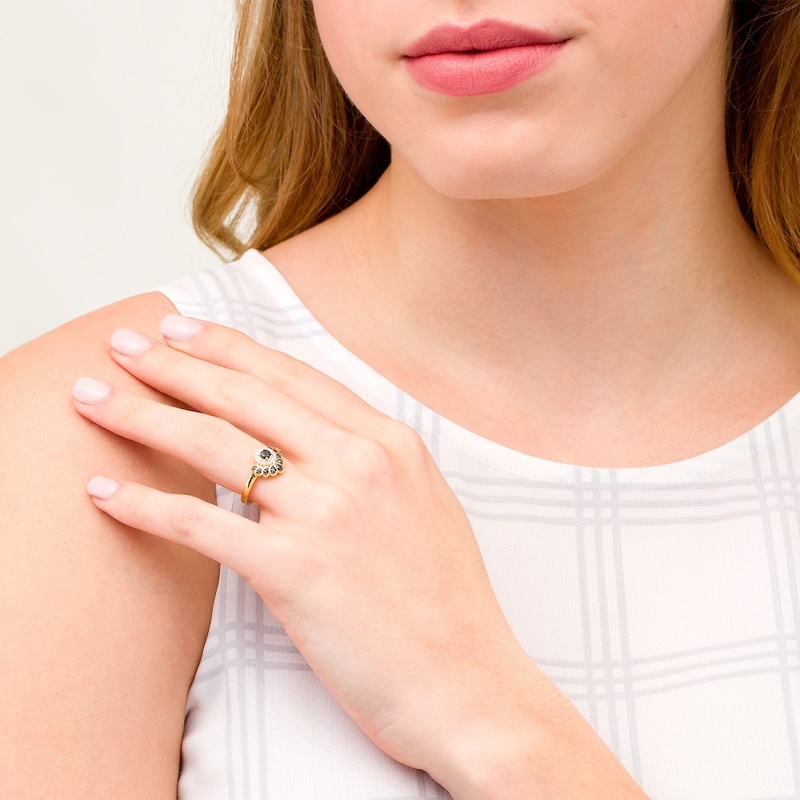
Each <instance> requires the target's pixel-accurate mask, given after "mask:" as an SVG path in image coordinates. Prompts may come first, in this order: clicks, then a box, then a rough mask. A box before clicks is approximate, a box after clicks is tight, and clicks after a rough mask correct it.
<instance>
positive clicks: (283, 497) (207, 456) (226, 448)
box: [73, 378, 308, 514]
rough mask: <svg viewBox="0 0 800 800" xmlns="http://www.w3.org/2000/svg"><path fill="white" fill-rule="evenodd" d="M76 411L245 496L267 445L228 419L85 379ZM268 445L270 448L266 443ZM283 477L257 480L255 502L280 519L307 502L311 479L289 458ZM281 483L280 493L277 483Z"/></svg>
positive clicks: (77, 396) (77, 395)
mask: <svg viewBox="0 0 800 800" xmlns="http://www.w3.org/2000/svg"><path fill="white" fill-rule="evenodd" d="M73 396H74V398H75V407H76V409H77V410H78V411H79V413H81V414H82V415H83V416H84V417H86V418H87V419H90V420H92V421H93V422H95V423H97V424H98V425H101V426H102V427H103V428H106V429H107V430H109V431H111V432H112V433H115V434H117V435H119V436H122V437H124V438H126V439H130V440H131V441H134V442H138V443H140V444H143V445H145V446H146V447H149V448H152V449H155V450H159V451H160V452H162V453H166V454H168V455H171V456H173V457H175V458H177V459H180V460H181V461H183V462H185V463H187V464H189V465H190V466H192V467H194V469H196V470H197V471H198V472H200V473H201V474H202V475H204V476H205V477H207V478H208V479H209V480H211V481H213V482H214V483H217V484H219V485H220V486H224V487H226V488H227V489H230V490H231V491H235V492H241V491H242V489H243V488H244V486H245V483H246V482H247V480H248V478H249V477H250V474H251V467H252V466H253V464H254V453H255V452H256V451H257V450H259V449H261V446H262V445H263V444H265V443H264V442H261V441H259V440H256V439H254V438H253V437H252V436H250V435H248V434H246V433H244V432H242V431H240V430H238V429H237V428H236V427H235V426H234V425H232V424H231V423H229V422H227V421H226V420H222V419H219V418H217V417H212V416H208V415H206V414H201V413H199V412H196V411H188V410H185V409H180V408H175V407H173V406H167V405H163V404H161V403H158V402H156V401H154V400H150V399H149V398H145V397H141V396H139V395H136V394H132V393H131V392H127V391H124V390H122V389H119V388H116V387H112V386H110V385H109V384H107V383H103V382H102V381H96V380H93V379H91V378H81V379H80V380H78V381H77V382H76V383H75V386H74V388H73ZM267 444H268V443H267ZM284 465H285V469H284V472H283V473H281V474H280V475H276V476H275V477H274V478H270V479H268V480H256V482H255V484H254V485H253V487H252V489H251V492H250V499H251V500H252V501H253V502H256V503H257V504H258V505H259V506H261V507H262V508H263V507H267V508H269V509H270V511H271V512H273V513H275V514H281V513H282V512H283V511H284V510H285V511H289V510H291V509H292V508H295V507H297V504H298V503H300V504H302V503H303V501H304V500H303V499H304V497H306V496H307V492H308V487H307V486H306V484H307V483H308V478H307V476H306V475H305V473H304V472H303V470H301V469H299V468H298V467H297V466H296V465H295V464H293V463H291V460H290V457H289V456H288V455H285V456H284ZM278 481H280V488H275V487H273V486H272V484H274V483H276V482H278Z"/></svg>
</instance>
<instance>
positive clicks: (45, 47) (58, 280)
mask: <svg viewBox="0 0 800 800" xmlns="http://www.w3.org/2000/svg"><path fill="white" fill-rule="evenodd" d="M0 6H1V7H0V76H1V77H0V81H1V82H2V98H1V102H0V198H2V199H1V200H0V354H2V353H4V352H6V351H7V350H9V349H11V348H13V347H16V346H17V345H19V344H21V343H22V342H24V341H27V340H28V339H31V338H33V337H34V336H38V335H39V334H41V333H43V332H45V331H47V330H50V329H52V328H54V327H56V326H57V325H60V324H61V323H63V322H66V321H67V320H69V319H72V318H73V317H76V316H79V315H80V314H83V313H86V312H87V311H90V310H92V309H94V308H98V307H100V306H103V305H106V304H108V303H111V302H113V301H115V300H119V299H121V298H123V297H127V296H130V295H132V294H137V293H140V292H144V291H148V290H149V289H151V288H153V287H154V286H157V285H159V284H162V283H166V282H169V281H170V280H173V279H174V278H177V277H179V276H181V275H184V274H186V273H188V272H191V271H194V270H197V269H202V268H205V267H208V266H212V265H214V264H216V263H218V259H217V257H216V256H215V255H214V254H213V253H211V251H210V250H208V249H207V248H205V247H204V246H203V245H202V244H201V243H200V242H199V240H197V238H196V237H195V235H194V233H193V232H192V229H191V225H190V223H189V213H188V197H189V189H190V187H191V185H192V182H193V179H194V177H195V175H196V174H197V171H198V168H199V165H200V162H201V159H202V155H203V153H204V151H205V149H206V148H207V146H208V144H209V143H210V140H211V138H212V136H213V133H214V132H215V130H216V129H217V127H218V126H219V124H220V122H221V119H222V115H223V110H224V105H225V95H226V91H227V73H228V68H229V58H230V39H231V32H232V20H233V8H234V0H128V1H127V2H117V0H69V1H67V0H39V1H38V2H32V1H30V0H29V1H28V2H24V1H23V2H10V1H9V0H6V2H3V3H2V4H0Z"/></svg>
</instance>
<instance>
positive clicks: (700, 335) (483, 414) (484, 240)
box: [277, 98, 800, 465]
mask: <svg viewBox="0 0 800 800" xmlns="http://www.w3.org/2000/svg"><path fill="white" fill-rule="evenodd" d="M691 105H692V107H694V108H697V107H702V104H698V101H697V98H694V99H693V101H692V103H691ZM721 109H722V100H721V99H719V101H718V108H717V109H716V110H715V109H713V108H712V109H711V110H710V111H709V113H708V114H707V117H706V118H703V119H699V118H696V117H694V116H692V115H691V114H689V113H687V112H686V109H682V108H681V107H680V104H677V105H676V107H675V108H671V109H667V110H666V111H665V112H664V113H663V114H662V115H661V117H660V118H659V120H658V121H657V123H656V124H654V125H653V126H652V127H651V129H650V130H649V131H648V133H647V134H646V135H645V136H644V137H643V138H642V139H641V140H640V141H638V142H637V143H636V144H635V145H634V147H633V148H632V149H631V150H630V151H629V152H628V153H627V154H626V156H624V157H623V158H622V159H620V161H619V162H617V163H616V164H615V165H614V166H613V167H612V168H611V169H609V170H607V171H606V172H605V173H604V174H603V175H601V176H599V177H597V178H596V179H595V180H593V181H590V182H588V183H587V184H585V185H583V186H581V187H577V188H575V189H573V190H572V191H567V192H563V193H561V194H558V195H553V196H546V197H540V198H536V199H521V200H464V199H454V198H451V197H446V196H443V195H442V194H440V193H438V192H436V191H435V190H434V189H432V188H431V187H430V186H429V185H428V184H427V183H426V182H425V181H424V180H423V179H422V178H421V177H420V176H419V175H418V174H417V173H416V172H415V170H414V169H413V168H412V167H411V166H410V165H409V164H407V163H405V162H404V161H403V160H402V158H400V157H398V156H395V158H394V161H393V163H392V166H391V167H390V169H389V170H388V171H387V173H386V174H385V175H384V176H383V178H382V179H381V180H380V181H379V182H378V184H377V186H376V187H375V188H374V189H373V190H372V191H371V192H370V193H369V194H368V195H367V196H366V197H365V198H364V199H363V200H362V201H360V202H359V203H357V204H356V205H355V206H354V207H352V208H351V209H349V210H348V211H346V212H344V213H343V214H341V215H339V216H338V217H336V218H334V219H333V220H331V221H329V222H328V223H326V224H324V225H322V226H320V227H319V228H317V229H315V231H311V232H309V235H308V236H307V237H306V239H305V241H306V242H310V243H311V245H310V248H309V249H308V251H307V253H308V255H309V257H308V258H304V256H302V255H301V256H300V258H299V260H300V261H303V260H305V261H307V262H309V263H310V262H313V261H317V262H318V263H319V262H320V261H321V260H323V261H324V262H325V263H326V264H327V265H330V266H329V269H330V270H331V272H330V275H331V279H330V281H327V282H326V283H325V284H324V286H323V287H321V288H315V286H314V282H315V281H317V282H318V273H315V272H314V271H313V270H309V272H308V273H307V274H308V276H309V279H308V280H305V279H304V278H303V276H302V275H298V274H297V273H294V274H293V275H291V276H289V278H290V282H292V283H293V284H294V285H295V288H297V289H298V291H299V292H300V294H301V296H302V297H303V299H305V300H306V301H307V303H308V304H309V307H310V308H311V309H312V311H314V313H315V314H317V316H318V317H319V318H320V320H321V321H322V323H323V324H324V325H326V327H328V328H329V329H330V330H331V331H332V332H333V333H334V335H336V336H337V337H338V338H340V339H341V340H342V341H343V342H344V344H345V345H346V346H348V347H350V349H351V350H353V351H354V352H356V354H358V355H360V356H361V357H362V358H363V359H364V360H366V361H367V362H368V363H370V364H372V365H373V366H374V367H375V368H376V369H378V371H380V372H382V373H383V374H384V375H385V376H386V377H388V378H389V379H390V380H393V381H394V382H395V383H397V384H398V385H400V386H401V387H402V388H404V389H406V390H407V391H409V392H410V393H411V394H412V395H415V396H417V397H418V398H419V399H420V400H422V401H423V402H425V403H426V404H427V405H429V406H431V407H433V408H434V409H436V410H439V411H441V412H442V413H444V414H445V415H447V416H450V417H451V418H454V419H455V421H457V422H460V423H461V424H464V425H466V426H467V427H471V428H473V429H474V430H476V431H477V432H479V433H483V435H485V436H488V437H489V438H494V439H496V440H499V441H504V439H505V443H506V444H509V445H511V446H513V447H516V448H517V449H523V450H528V451H529V452H533V453H535V454H538V455H542V456H543V457H545V458H552V459H554V460H561V461H571V462H573V463H595V464H600V463H603V464H605V465H609V464H613V463H616V464H618V465H619V464H628V463H637V464H643V463H648V462H650V463H656V462H663V461H664V460H665V458H666V459H667V460H675V459H677V458H680V457H686V456H687V455H691V454H693V453H695V452H698V451H700V450H703V449H708V448H709V447H712V446H716V445H718V444H721V443H723V442H724V441H727V440H728V439H729V438H732V435H735V434H738V433H742V432H744V430H746V429H747V428H748V427H751V426H752V424H755V423H756V422H757V421H759V420H760V419H761V418H763V417H764V416H765V415H767V414H768V413H770V412H771V411H773V410H775V408H777V407H778V406H779V405H780V404H782V403H783V402H785V400H787V399H788V397H789V396H791V394H793V393H794V392H796V391H797V390H798V388H800V382H799V381H798V379H797V370H796V369H795V368H794V366H793V365H794V364H796V363H798V361H800V348H798V347H797V346H796V345H795V342H800V330H797V328H798V325H797V323H796V322H795V321H794V320H795V319H798V318H800V314H798V311H799V310H800V309H798V305H800V302H799V301H798V293H797V291H796V290H795V289H794V287H793V286H792V285H791V283H790V281H789V280H788V278H786V277H785V276H784V275H783V274H782V273H781V272H780V271H779V270H778V269H777V267H776V266H775V265H774V263H773V262H772V260H771V259H770V257H769V256H768V254H767V253H766V252H765V251H764V249H763V248H762V247H761V246H760V244H759V242H758V241H757V239H756V238H755V237H754V236H753V234H752V232H751V231H750V230H749V228H748V227H747V225H746V224H745V223H744V221H743V219H742V218H741V215H740V213H739V210H738V207H737V205H736V202H735V198H734V197H733V193H732V190H731V187H730V179H729V175H728V167H727V163H726V158H725V145H724V129H723V125H722V119H723V114H722V111H721ZM709 153H716V154H717V157H716V158H715V159H714V158H711V159H710V158H709ZM300 239H301V240H302V239H303V237H300ZM315 242H316V243H317V244H316V245H315V244H314V243H315ZM296 252H297V250H295V253H296ZM277 257H278V258H277V260H278V263H279V265H281V264H282V265H283V266H286V265H287V264H288V262H289V261H291V260H292V259H295V260H297V257H296V256H295V255H292V258H291V259H281V253H280V247H279V248H278V252H277ZM289 271H291V269H289ZM354 308H355V309H359V311H358V312H357V314H354V313H353V309H354ZM337 309H348V312H347V314H346V315H344V316H342V315H340V314H339V312H338V311H337ZM376 330H380V331H381V335H380V337H376V336H375V335H374V333H375V331H376ZM787 331H788V332H789V333H790V335H787ZM787 365H792V368H791V369H790V370H787V369H786V367H787ZM476 386H477V387H487V388H488V390H489V391H491V393H492V397H493V402H492V404H491V406H490V408H489V407H487V406H486V404H485V403H479V402H477V400H476V403H475V404H474V406H473V407H472V408H468V407H467V405H468V404H467V402H466V401H465V398H469V397H471V396H473V395H475V392H474V387H476ZM754 387H755V388H754ZM756 389H757V391H756ZM479 394H480V395H481V396H484V395H485V392H481V393H479ZM451 398H458V402H457V403H456V402H455V401H452V402H451ZM721 404H723V405H726V404H727V405H726V409H725V410H724V412H721V411H720V408H721ZM695 407H697V408H702V409H705V411H706V412H707V415H706V418H703V419H700V418H698V419H696V420H694V422H695V423H696V424H693V423H692V421H691V420H690V419H689V417H690V416H691V413H689V414H688V416H687V410H688V409H693V408H695ZM484 409H485V410H484ZM531 409H535V413H534V415H533V418H532V419H531V421H530V424H529V429H525V423H523V422H520V420H521V419H522V417H524V416H525V415H526V414H528V415H530V410H531ZM709 415H712V416H709ZM508 419H515V420H517V422H515V424H514V425H513V430H511V432H510V433H508V434H507V435H506V431H505V430H503V429H502V425H505V424H506V423H505V422H502V425H501V429H500V430H498V422H497V421H498V420H501V421H503V420H508ZM565 419H567V420H569V426H570V429H571V433H570V431H567V432H566V433H564V428H565V426H564V420H565ZM670 419H673V420H674V423H675V424H674V428H675V430H674V432H673V431H671V430H670V425H669V420H670ZM656 420H658V424H661V425H662V427H663V429H664V430H665V431H668V432H669V433H668V434H667V435H668V436H673V438H674V439H675V442H676V445H675V447H674V448H673V449H670V447H669V446H666V444H665V442H663V441H659V442H655V443H654V445H653V447H654V450H653V451H652V452H651V451H650V450H648V449H647V448H648V446H649V445H648V441H649V439H648V436H650V437H652V426H653V425H654V424H656V422H655V421H656ZM687 420H689V421H687ZM615 429H617V430H619V431H620V441H619V442H613V441H610V440H609V435H608V432H609V431H610V430H615ZM543 430H548V431H551V430H552V431H558V435H556V434H553V438H552V439H551V440H546V439H544V438H543V436H544V434H543V433H542V431H543ZM636 431H638V432H639V433H638V434H636ZM706 431H708V435H707V436H705V432H706ZM637 435H638V438H637ZM704 436H705V438H704ZM559 437H560V438H559ZM681 437H682V438H681ZM667 444H668V443H667ZM698 448H699V449H698Z"/></svg>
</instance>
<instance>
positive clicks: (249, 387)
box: [206, 374, 263, 416]
mask: <svg viewBox="0 0 800 800" xmlns="http://www.w3.org/2000/svg"><path fill="white" fill-rule="evenodd" d="M259 388H263V385H262V384H261V381H259V380H258V379H257V378H254V377H253V376H252V375H242V374H236V375H229V374H226V375H225V376H224V377H222V378H220V379H219V380H218V381H216V383H215V385H214V386H213V387H209V388H208V389H207V390H206V391H207V392H208V396H209V401H210V402H209V408H210V409H211V410H213V411H214V412H215V413H218V414H219V415H220V416H222V415H224V414H226V413H232V412H233V413H235V412H237V411H239V410H240V409H242V408H244V407H246V406H247V405H248V402H249V401H248V398H251V399H252V398H253V397H256V396H257V395H258V391H259Z"/></svg>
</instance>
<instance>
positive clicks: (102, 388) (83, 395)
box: [72, 378, 111, 405]
mask: <svg viewBox="0 0 800 800" xmlns="http://www.w3.org/2000/svg"><path fill="white" fill-rule="evenodd" d="M109 394H111V387H110V386H109V385H108V384H107V383H103V381H96V380H95V379H94V378H78V380H77V381H75V385H74V386H73V387H72V396H73V397H74V398H75V399H76V400H78V401H79V402H81V403H89V404H90V405H94V404H95V403H102V402H103V400H105V399H106V398H107V397H108V396H109Z"/></svg>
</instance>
